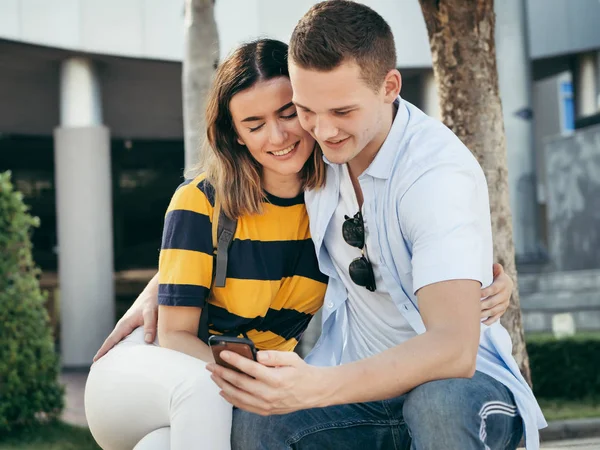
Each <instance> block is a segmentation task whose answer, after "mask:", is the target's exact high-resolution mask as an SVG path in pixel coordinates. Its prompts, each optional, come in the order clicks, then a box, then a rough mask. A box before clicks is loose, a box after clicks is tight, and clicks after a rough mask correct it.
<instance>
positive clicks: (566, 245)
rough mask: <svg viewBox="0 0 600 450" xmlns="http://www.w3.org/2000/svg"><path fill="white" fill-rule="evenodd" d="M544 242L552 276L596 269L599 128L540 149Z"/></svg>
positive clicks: (599, 261)
mask: <svg viewBox="0 0 600 450" xmlns="http://www.w3.org/2000/svg"><path fill="white" fill-rule="evenodd" d="M544 153H545V155H544V157H545V166H546V179H547V180H548V183H547V194H548V197H547V211H548V240H549V243H548V244H549V250H550V257H551V260H552V263H553V264H554V265H555V268H556V269H557V270H581V269H599V268H600V125H596V126H593V127H589V128H585V129H581V130H578V131H576V132H575V133H574V134H573V135H572V136H568V137H562V138H556V139H552V140H549V141H547V143H546V145H545V152H544Z"/></svg>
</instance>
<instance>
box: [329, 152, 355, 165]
mask: <svg viewBox="0 0 600 450" xmlns="http://www.w3.org/2000/svg"><path fill="white" fill-rule="evenodd" d="M323 154H324V155H325V158H327V160H328V161H329V162H330V163H332V164H346V163H347V162H348V161H350V160H351V159H352V153H350V152H347V151H340V152H335V151H333V152H332V151H330V152H325V151H324V152H323Z"/></svg>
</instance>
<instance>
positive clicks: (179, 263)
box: [158, 179, 213, 308]
mask: <svg viewBox="0 0 600 450" xmlns="http://www.w3.org/2000/svg"><path fill="white" fill-rule="evenodd" d="M212 210H213V204H211V200H210V195H207V184H206V183H205V182H203V181H199V180H198V179H196V180H193V181H191V182H186V183H184V184H182V185H181V186H180V187H179V188H178V189H177V191H175V194H174V195H173V198H172V199H171V203H170V204H169V208H168V209H167V213H166V215H165V225H164V228H163V236H162V245H161V250H160V258H159V264H158V270H159V286H158V303H159V305H167V306H195V307H200V308H201V307H203V306H204V304H205V302H206V299H207V298H208V294H209V292H210V286H211V282H212V271H213V246H212V225H211V218H212Z"/></svg>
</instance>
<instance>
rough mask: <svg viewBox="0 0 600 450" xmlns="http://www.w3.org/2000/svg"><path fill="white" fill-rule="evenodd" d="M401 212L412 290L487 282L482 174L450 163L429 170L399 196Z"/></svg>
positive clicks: (488, 249)
mask: <svg viewBox="0 0 600 450" xmlns="http://www.w3.org/2000/svg"><path fill="white" fill-rule="evenodd" d="M399 215H400V223H401V227H402V231H403V233H404V235H405V237H406V239H407V240H408V241H409V244H410V246H411V251H412V256H411V263H412V274H413V291H414V293H416V292H417V291H418V290H419V289H420V288H422V287H423V286H427V285H429V284H433V283H437V282H441V281H448V280H457V279H470V280H476V281H479V282H480V283H481V284H482V285H484V286H485V285H487V284H488V282H489V278H490V275H489V273H491V266H492V262H491V258H492V237H491V221H490V216H489V200H488V192H487V185H486V183H485V178H484V176H483V172H481V173H475V171H474V170H472V169H466V168H463V167H461V166H459V165H453V164H446V165H442V166H439V167H435V168H433V169H430V170H429V171H427V172H425V173H424V174H423V175H421V176H420V177H419V178H418V179H417V180H416V181H415V182H414V183H413V184H412V186H411V187H410V188H409V189H408V190H407V192H406V193H405V195H404V196H403V197H402V199H401V200H400V207H399Z"/></svg>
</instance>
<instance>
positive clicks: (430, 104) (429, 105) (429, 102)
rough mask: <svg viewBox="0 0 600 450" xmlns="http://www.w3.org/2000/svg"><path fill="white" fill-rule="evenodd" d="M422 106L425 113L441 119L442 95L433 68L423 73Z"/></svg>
mask: <svg viewBox="0 0 600 450" xmlns="http://www.w3.org/2000/svg"><path fill="white" fill-rule="evenodd" d="M421 107H422V108H423V112H424V113H425V114H427V115H428V116H431V117H434V118H435V119H438V120H440V118H441V116H440V97H439V96H438V92H437V85H436V84H435V77H434V76H433V70H429V69H428V70H426V71H424V72H423V73H422V74H421Z"/></svg>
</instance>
